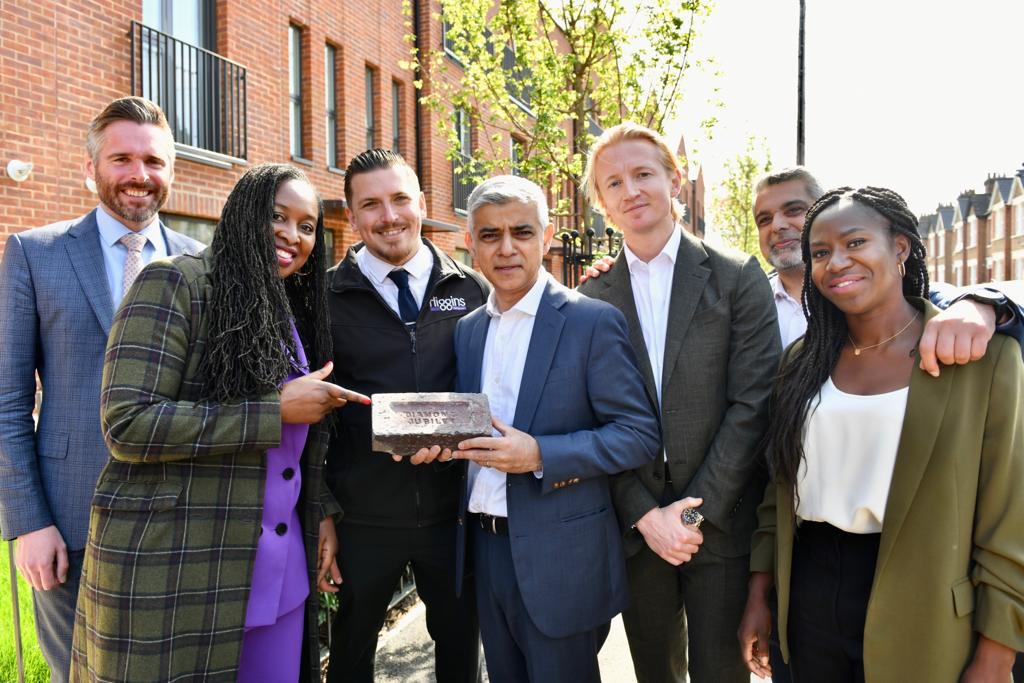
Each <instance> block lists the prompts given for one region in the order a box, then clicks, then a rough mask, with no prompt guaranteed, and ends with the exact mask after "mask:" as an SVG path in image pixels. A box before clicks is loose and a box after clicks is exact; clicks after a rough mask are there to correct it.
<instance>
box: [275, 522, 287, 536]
mask: <svg viewBox="0 0 1024 683" xmlns="http://www.w3.org/2000/svg"><path fill="white" fill-rule="evenodd" d="M274 533H275V534H277V535H278V536H284V535H285V534H286V533H288V525H287V524H285V523H284V522H281V523H280V524H278V525H277V526H276V527H274Z"/></svg>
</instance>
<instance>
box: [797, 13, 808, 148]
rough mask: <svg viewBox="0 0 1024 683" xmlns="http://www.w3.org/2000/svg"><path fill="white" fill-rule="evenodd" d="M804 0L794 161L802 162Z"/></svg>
mask: <svg viewBox="0 0 1024 683" xmlns="http://www.w3.org/2000/svg"><path fill="white" fill-rule="evenodd" d="M806 12H807V6H806V0H800V47H799V49H798V51H797V85H796V89H797V95H796V163H797V165H799V166H803V164H804V18H805V15H806Z"/></svg>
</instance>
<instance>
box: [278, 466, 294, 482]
mask: <svg viewBox="0 0 1024 683" xmlns="http://www.w3.org/2000/svg"><path fill="white" fill-rule="evenodd" d="M281 476H282V477H284V480H285V481H291V480H292V477H294V476H295V470H293V469H292V468H291V467H289V468H288V469H286V470H285V471H284V472H282V473H281Z"/></svg>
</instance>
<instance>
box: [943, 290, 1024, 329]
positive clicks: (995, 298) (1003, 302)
mask: <svg viewBox="0 0 1024 683" xmlns="http://www.w3.org/2000/svg"><path fill="white" fill-rule="evenodd" d="M963 299H970V300H971V301H976V302H978V303H979V304H985V305H986V306H991V307H992V310H993V311H994V312H995V314H996V325H999V324H1001V323H1003V322H1005V321H1004V320H1003V318H1012V317H1013V308H1012V307H1011V306H1010V300H1009V299H1007V298H1006V295H1005V294H1003V293H1002V292H1000V291H997V290H995V289H992V288H991V287H975V288H973V289H971V290H970V291H967V292H964V293H963V294H961V295H959V296H958V297H956V298H955V299H953V301H951V302H950V305H952V304H955V303H956V302H957V301H961V300H963Z"/></svg>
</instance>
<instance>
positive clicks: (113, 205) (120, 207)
mask: <svg viewBox="0 0 1024 683" xmlns="http://www.w3.org/2000/svg"><path fill="white" fill-rule="evenodd" d="M95 175H96V192H97V194H99V196H100V201H101V202H103V204H104V206H106V207H107V208H108V209H110V210H111V211H113V212H114V213H115V214H117V215H118V216H120V217H121V218H123V219H124V220H126V221H128V222H129V223H145V222H147V221H148V220H149V219H151V218H152V217H153V216H155V215H156V212H157V211H159V210H160V208H161V207H162V206H163V205H164V203H166V202H167V186H166V185H157V184H155V183H152V182H149V181H147V182H144V183H134V182H128V183H121V184H120V185H118V184H116V183H114V182H112V181H110V180H109V179H108V178H106V177H105V176H103V175H101V174H100V173H98V172H97V173H96V174H95ZM122 190H145V191H147V192H151V193H152V194H150V195H149V198H148V199H149V202H148V203H147V204H146V205H145V206H129V205H127V204H125V202H124V201H122V198H121V191H122Z"/></svg>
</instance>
